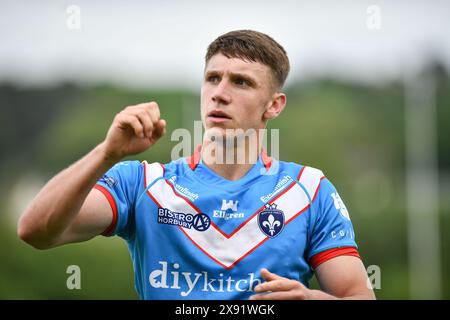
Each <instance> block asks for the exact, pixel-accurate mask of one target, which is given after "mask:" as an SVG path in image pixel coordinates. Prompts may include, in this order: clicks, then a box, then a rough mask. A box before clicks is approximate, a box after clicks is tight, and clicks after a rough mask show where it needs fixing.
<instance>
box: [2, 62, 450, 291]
mask: <svg viewBox="0 0 450 320" xmlns="http://www.w3.org/2000/svg"><path fill="white" fill-rule="evenodd" d="M427 72H428V74H430V75H432V76H433V78H434V79H435V80H436V83H437V87H436V100H435V102H436V108H437V132H438V136H437V139H438V141H437V146H438V163H439V173H440V176H439V177H440V179H439V183H440V188H439V189H440V203H439V221H440V243H441V248H440V258H441V264H442V265H441V268H442V270H443V272H442V279H441V281H442V290H443V291H442V298H446V299H448V298H450V285H449V283H450V281H449V277H448V274H447V273H446V272H445V270H449V267H450V254H449V252H450V250H449V244H450V238H449V234H448V233H447V232H446V231H447V230H448V229H449V227H450V206H449V200H448V190H449V178H448V174H447V175H445V173H446V172H448V169H449V168H450V144H449V139H450V138H449V137H450V126H449V119H450V109H449V106H450V82H449V77H448V72H447V71H446V70H445V68H444V67H443V66H442V65H440V64H439V63H438V62H433V63H430V64H429V66H428V67H427ZM286 92H287V96H288V105H287V108H286V110H285V111H284V113H283V114H282V115H281V116H280V117H279V118H278V119H276V120H274V121H272V122H271V123H270V127H271V128H279V129H280V139H281V145H280V157H281V158H282V159H283V160H285V161H295V162H299V163H302V164H305V165H311V166H314V167H318V168H321V169H322V170H323V171H324V172H325V174H326V175H327V177H328V178H329V179H330V180H331V181H332V182H333V183H334V184H335V186H336V187H337V189H338V190H339V192H340V194H341V196H342V198H343V199H344V201H345V203H346V205H347V207H348V209H349V212H350V215H351V217H352V221H353V224H354V227H355V230H356V237H357V242H358V244H359V246H360V254H361V256H362V257H363V259H364V263H365V264H366V266H369V265H378V266H379V267H380V268H381V289H377V290H375V291H376V295H377V297H378V298H381V299H408V298H409V297H410V293H409V266H408V254H407V252H408V250H407V246H408V244H407V238H408V237H407V232H408V230H407V210H406V204H405V147H404V145H405V141H404V140H405V114H404V113H405V101H404V100H405V86H404V84H403V82H402V81H400V80H399V81H390V82H385V83H380V84H377V85H376V86H375V85H364V84H360V83H351V82H348V81H347V82H344V81H342V80H336V79H334V80H333V79H325V78H322V79H314V80H309V81H304V82H297V83H294V84H291V85H290V86H289V87H288V88H287V89H286ZM150 100H155V101H157V102H158V103H159V105H160V108H161V114H162V116H163V117H164V118H165V119H167V123H168V131H167V134H166V135H165V136H164V137H163V138H162V140H161V141H160V142H159V143H158V144H157V145H156V146H155V147H154V148H153V149H151V151H148V152H145V153H143V154H140V155H138V156H137V157H134V159H140V160H144V159H146V160H149V161H160V162H168V161H170V151H171V148H172V147H173V146H174V145H175V144H176V143H177V141H171V139H170V136H171V132H172V131H173V130H174V129H176V128H182V127H185V128H187V129H189V130H191V129H192V122H193V120H198V119H199V118H200V115H199V96H198V95H196V94H193V93H191V92H188V91H186V92H183V91H171V90H167V91H135V90H129V89H121V88H118V87H114V86H109V85H99V86H93V87H79V86H77V85H74V84H71V83H66V84H60V85H58V86H55V87H52V88H45V89H39V88H35V89H31V88H27V89H24V88H20V87H18V86H16V85H13V84H8V83H3V84H0V104H1V113H0V128H1V129H0V130H1V135H0V150H2V152H1V158H0V170H1V171H0V182H1V184H0V191H1V192H0V196H1V198H0V199H1V201H0V212H1V215H0V259H1V260H0V298H2V299H42V298H44V299H48V298H50V299H78V298H82V299H110V298H111V299H136V298H137V295H136V293H135V292H134V288H133V270H132V264H131V261H130V257H129V254H128V250H127V248H126V245H125V243H124V242H123V241H122V240H121V239H120V238H117V237H114V238H104V237H97V238H96V239H94V240H92V241H89V242H87V243H82V244H71V245H67V246H63V247H60V248H55V249H51V250H48V251H38V250H35V249H33V248H31V247H29V246H27V245H26V244H24V243H23V242H21V241H20V240H19V239H18V237H17V236H16V233H15V228H16V222H17V219H18V217H19V215H20V213H21V212H22V210H23V209H24V207H25V206H26V204H27V203H28V202H29V201H30V200H31V198H32V197H33V196H34V194H36V192H37V190H38V189H39V187H41V186H42V184H43V183H45V181H46V180H48V179H49V178H50V177H51V176H52V175H54V174H56V173H57V172H59V171H60V170H62V169H63V168H64V167H66V166H68V165H69V164H71V163H72V162H74V161H76V160H77V159H78V158H80V157H81V156H82V155H84V154H85V153H87V152H88V151H89V150H90V149H91V148H93V147H94V146H95V145H96V144H98V143H99V142H101V141H102V139H103V138H104V136H105V133H106V131H107V129H108V127H109V125H110V123H111V121H112V119H113V117H114V115H115V114H116V113H117V112H118V111H120V110H121V109H122V108H123V107H124V106H126V105H131V104H135V103H139V102H143V101H150ZM72 264H75V265H78V266H80V268H81V275H82V281H81V286H82V290H68V289H67V288H66V279H67V277H68V274H66V268H67V267H68V266H69V265H72ZM423 276H424V277H427V275H426V274H425V275H423Z"/></svg>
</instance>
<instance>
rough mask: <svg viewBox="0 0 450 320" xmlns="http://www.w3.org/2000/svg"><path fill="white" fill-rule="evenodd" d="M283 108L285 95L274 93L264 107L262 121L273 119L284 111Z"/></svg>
mask: <svg viewBox="0 0 450 320" xmlns="http://www.w3.org/2000/svg"><path fill="white" fill-rule="evenodd" d="M285 106H286V95H285V94H284V93H281V92H276V93H275V94H274V95H273V97H272V99H271V100H270V101H269V102H268V104H267V106H266V111H265V112H264V114H263V120H265V121H267V120H272V119H275V118H276V117H278V115H279V114H280V113H281V111H283V110H284V107H285Z"/></svg>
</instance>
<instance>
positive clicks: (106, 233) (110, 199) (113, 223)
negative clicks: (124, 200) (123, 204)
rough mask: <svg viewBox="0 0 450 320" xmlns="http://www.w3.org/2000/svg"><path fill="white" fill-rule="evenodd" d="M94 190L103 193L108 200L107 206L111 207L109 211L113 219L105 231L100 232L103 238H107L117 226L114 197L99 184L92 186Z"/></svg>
mask: <svg viewBox="0 0 450 320" xmlns="http://www.w3.org/2000/svg"><path fill="white" fill-rule="evenodd" d="M94 189H97V190H98V191H100V192H101V193H103V195H104V196H105V197H106V199H107V200H108V202H109V205H110V206H111V209H112V214H113V219H112V221H111V224H110V225H109V227H108V228H106V229H105V231H103V232H102V235H103V236H107V237H108V236H110V235H111V233H112V232H113V231H114V229H115V228H116V225H117V205H116V201H115V200H114V197H113V196H112V194H111V193H110V192H109V191H108V189H106V188H105V187H103V186H101V185H99V184H96V185H95V186H94Z"/></svg>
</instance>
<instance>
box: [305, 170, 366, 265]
mask: <svg viewBox="0 0 450 320" xmlns="http://www.w3.org/2000/svg"><path fill="white" fill-rule="evenodd" d="M311 223H312V228H311V229H312V231H311V238H310V243H309V250H308V257H307V258H308V261H309V263H310V265H311V266H312V268H313V269H315V268H316V267H317V266H318V265H320V264H321V263H323V262H325V261H327V260H329V259H331V258H334V257H336V256H340V255H351V256H356V257H359V254H358V251H357V248H358V246H357V244H356V242H355V232H354V230H353V225H352V222H351V220H350V215H349V213H348V210H347V208H346V206H345V204H344V202H343V201H342V199H341V197H340V196H339V194H338V192H337V190H336V188H335V187H334V186H333V184H332V183H331V182H330V181H329V180H328V179H326V178H324V179H322V181H321V182H320V188H319V191H318V194H317V198H316V199H315V201H314V202H313V208H312V221H311Z"/></svg>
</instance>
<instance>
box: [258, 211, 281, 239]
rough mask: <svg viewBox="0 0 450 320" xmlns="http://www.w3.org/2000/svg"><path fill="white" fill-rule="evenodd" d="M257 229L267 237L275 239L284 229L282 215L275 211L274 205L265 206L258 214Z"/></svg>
mask: <svg viewBox="0 0 450 320" xmlns="http://www.w3.org/2000/svg"><path fill="white" fill-rule="evenodd" d="M258 225H259V229H261V231H262V232H263V233H264V234H265V235H266V236H268V237H270V238H273V237H276V236H277V235H278V234H279V233H280V232H281V231H282V230H283V227H284V213H283V211H281V210H280V209H277V205H276V204H275V203H268V204H266V208H265V209H264V210H262V211H261V212H260V213H259V214H258Z"/></svg>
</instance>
